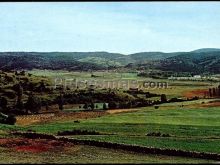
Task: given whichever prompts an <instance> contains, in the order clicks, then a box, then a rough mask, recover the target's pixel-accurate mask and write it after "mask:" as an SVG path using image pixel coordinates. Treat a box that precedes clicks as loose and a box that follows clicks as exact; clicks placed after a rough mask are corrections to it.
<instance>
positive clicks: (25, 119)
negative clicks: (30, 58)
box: [16, 109, 138, 126]
mask: <svg viewBox="0 0 220 165" xmlns="http://www.w3.org/2000/svg"><path fill="white" fill-rule="evenodd" d="M137 110H138V109H113V110H107V111H84V112H57V113H45V114H37V115H22V116H17V117H16V119H17V122H16V124H17V125H22V126H25V125H31V124H38V123H41V124H42V123H48V122H54V121H71V120H79V119H89V118H96V117H100V116H104V115H108V114H114V113H124V112H130V111H137Z"/></svg>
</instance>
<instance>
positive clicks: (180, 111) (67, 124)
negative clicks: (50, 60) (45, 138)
mask: <svg viewBox="0 0 220 165" xmlns="http://www.w3.org/2000/svg"><path fill="white" fill-rule="evenodd" d="M29 73H31V74H33V75H35V76H43V77H45V78H47V79H48V78H49V79H50V80H51V81H53V80H54V78H56V77H59V76H60V77H62V78H79V79H101V80H103V79H109V80H112V79H118V80H126V79H134V80H140V81H153V82H168V84H169V87H168V88H166V89H165V88H160V89H158V88H148V89H145V88H143V90H144V91H149V92H152V93H156V94H166V95H167V97H168V98H172V97H181V98H186V97H193V96H199V97H200V99H199V100H195V101H187V102H176V103H164V104H160V105H158V108H155V106H148V107H142V108H135V110H133V111H132V109H131V111H129V112H122V113H107V112H106V114H105V115H101V116H97V117H95V118H81V119H78V118H77V121H78V122H75V121H76V119H75V118H71V117H69V118H68V119H62V120H49V119H48V121H46V122H43V123H30V124H27V125H19V124H16V125H14V126H11V125H4V124H0V130H1V131H0V137H1V138H5V137H10V136H11V135H9V132H10V131H14V130H20V131H27V130H32V131H35V132H37V133H46V134H52V135H56V136H57V134H58V132H63V131H73V130H81V131H95V132H98V133H99V135H92V134H84V135H68V136H67V137H68V138H72V139H89V140H96V141H104V142H114V143H123V144H132V145H138V146H147V147H155V148H164V149H180V150H184V151H197V152H206V153H218V154H220V145H219V144H220V120H219V118H220V111H219V106H209V104H210V102H214V101H215V102H219V99H210V98H204V93H203V92H204V91H205V90H208V88H209V87H212V86H215V85H216V83H213V82H209V81H204V82H196V81H178V80H165V79H151V78H144V77H138V76H137V74H136V73H115V72H104V71H103V72H101V71H100V72H94V73H91V72H85V73H84V72H67V71H59V72H55V71H49V70H44V71H41V70H33V71H30V72H29ZM91 74H94V75H96V76H97V77H91ZM47 97H49V96H47ZM150 99H152V100H158V99H159V97H152V98H150ZM79 105H80V104H77V105H75V106H73V108H71V107H68V108H66V109H64V113H66V114H67V115H68V113H74V112H75V111H78V110H79V109H77V108H78V107H79ZM98 105H99V107H101V104H100V103H98ZM81 106H82V105H81ZM94 111H103V110H101V109H98V110H94ZM112 111H114V110H112ZM115 111H116V110H115ZM0 149H1V150H5V149H4V148H1V147H0ZM70 150H71V149H70ZM91 152H93V154H92V155H91ZM115 153H117V154H115ZM10 154H12V155H13V154H14V155H15V159H14V161H16V160H18V155H23V154H24V155H25V153H18V155H16V154H15V153H13V152H12V151H11V150H10V151H5V152H4V154H1V156H2V157H6V158H7V159H6V158H5V159H4V160H5V162H10V161H11V160H10V158H8V155H10ZM47 154H52V155H53V156H52V157H51V162H59V161H60V162H62V163H63V162H67V163H69V162H71V161H74V162H78V163H81V162H82V163H85V161H82V160H83V159H86V160H88V162H90V163H93V162H94V163H103V162H105V163H106V162H111V163H133V162H135V163H146V162H147V163H154V162H160V163H167V162H168V163H179V162H184V163H188V162H189V163H198V162H200V163H201V162H208V160H202V159H190V158H184V157H169V156H160V155H144V154H137V153H128V152H125V151H119V150H111V149H104V148H98V147H91V146H86V147H84V149H80V150H79V152H77V155H71V156H70V155H68V154H67V152H64V153H63V154H64V157H62V156H59V157H58V156H57V155H58V154H57V153H54V152H52V153H41V154H38V155H36V154H32V155H31V159H30V160H39V161H40V162H44V161H46V160H45V157H47V156H46V155H47ZM65 154H67V155H65ZM97 155H98V156H97ZM104 155H109V157H105V156H104ZM66 157H68V159H66V160H65V161H64V158H66ZM32 158H33V159H32ZM58 158H59V160H58ZM94 158H95V159H94ZM104 159H105V160H104ZM18 162H19V161H18ZM25 162H30V161H29V160H26V161H25Z"/></svg>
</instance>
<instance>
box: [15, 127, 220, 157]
mask: <svg viewBox="0 0 220 165" xmlns="http://www.w3.org/2000/svg"><path fill="white" fill-rule="evenodd" d="M11 134H13V135H19V136H23V137H25V138H31V139H50V140H60V141H65V142H71V143H74V144H81V145H89V146H96V147H103V148H111V149H122V150H126V151H133V152H138V153H146V154H160V155H167V156H181V157H191V158H200V159H211V160H220V154H217V153H204V152H195V151H184V150H176V149H163V148H154V147H146V146H138V145H129V144H123V143H111V142H103V141H96V140H82V139H72V138H67V137H63V136H62V137H59V136H54V135H48V134H41V133H33V132H19V131H16V132H11Z"/></svg>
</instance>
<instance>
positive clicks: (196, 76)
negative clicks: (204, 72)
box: [193, 75, 202, 78]
mask: <svg viewBox="0 0 220 165" xmlns="http://www.w3.org/2000/svg"><path fill="white" fill-rule="evenodd" d="M193 78H202V76H200V75H194V76H193Z"/></svg>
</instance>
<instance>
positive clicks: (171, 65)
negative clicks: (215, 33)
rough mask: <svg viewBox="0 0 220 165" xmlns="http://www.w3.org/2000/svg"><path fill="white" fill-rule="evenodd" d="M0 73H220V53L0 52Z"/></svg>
mask: <svg viewBox="0 0 220 165" xmlns="http://www.w3.org/2000/svg"><path fill="white" fill-rule="evenodd" d="M0 59H1V60H0V69H53V70H58V69H65V70H90V69H91V70H102V69H107V68H108V69H109V68H110V69H111V68H115V67H127V68H131V67H132V68H135V69H138V68H139V67H140V66H141V67H143V66H144V67H146V68H152V69H159V70H162V71H176V72H192V73H204V72H207V73H220V49H214V48H203V49H198V50H194V51H191V52H173V53H163V52H140V53H135V54H130V55H123V54H120V53H109V52H1V53H0Z"/></svg>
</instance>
